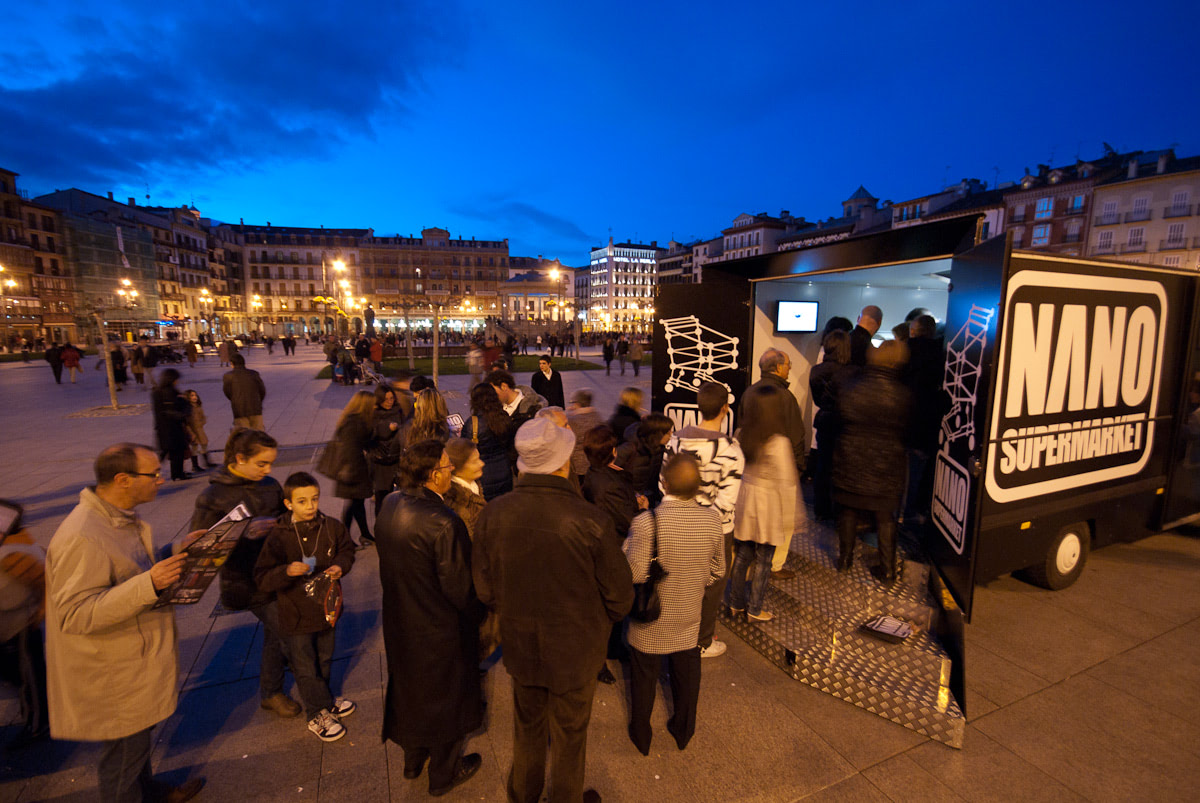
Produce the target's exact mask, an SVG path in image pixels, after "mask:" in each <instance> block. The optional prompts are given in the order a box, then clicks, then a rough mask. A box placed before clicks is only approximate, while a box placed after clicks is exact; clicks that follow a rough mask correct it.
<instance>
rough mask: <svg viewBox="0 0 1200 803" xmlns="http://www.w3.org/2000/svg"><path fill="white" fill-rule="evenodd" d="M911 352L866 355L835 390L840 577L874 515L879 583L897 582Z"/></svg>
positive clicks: (896, 349)
mask: <svg viewBox="0 0 1200 803" xmlns="http://www.w3.org/2000/svg"><path fill="white" fill-rule="evenodd" d="M907 360H908V349H907V348H906V347H905V346H904V344H903V343H897V342H896V341H894V340H890V341H887V342H885V343H884V344H883V345H882V346H880V347H879V348H877V349H868V350H867V364H866V366H864V367H863V368H862V369H861V371H859V372H858V373H856V374H853V375H851V376H850V377H849V378H848V379H847V380H845V381H844V382H840V383H838V384H837V385H836V386H835V387H834V404H835V405H836V406H837V410H838V414H839V415H840V417H841V421H842V431H841V435H840V436H839V437H838V442H837V451H836V452H835V453H834V456H833V500H834V501H835V502H836V503H837V504H838V520H837V530H838V541H839V542H840V552H839V556H838V571H845V570H847V569H849V568H850V565H851V563H852V562H853V560H854V541H855V537H856V533H857V531H858V519H859V514H860V513H868V512H869V513H872V514H874V517H875V524H876V531H877V532H878V534H879V552H880V557H881V558H882V561H883V565H882V567H880V571H878V572H877V575H876V576H877V577H878V578H879V579H880V580H882V581H883V582H884V583H885V584H887V585H891V583H892V582H893V581H894V580H895V579H896V511H897V509H898V508H899V506H900V500H901V498H902V495H903V493H904V488H905V467H906V465H907V459H906V457H905V453H904V433H905V430H906V428H907V427H908V423H909V415H910V412H911V402H910V393H909V390H908V388H906V387H904V385H903V384H901V383H900V379H899V377H900V369H901V368H902V367H903V366H904V363H905V362H907Z"/></svg>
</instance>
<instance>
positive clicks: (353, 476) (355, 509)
mask: <svg viewBox="0 0 1200 803" xmlns="http://www.w3.org/2000/svg"><path fill="white" fill-rule="evenodd" d="M374 414H375V394H374V393H372V392H371V391H369V390H360V391H359V392H358V393H355V394H354V395H353V396H351V397H350V401H348V402H347V403H346V407H345V409H343V410H342V417H341V418H340V419H338V423H337V429H336V430H334V433H333V439H334V440H335V441H337V442H338V444H339V450H340V453H341V456H342V459H343V461H344V464H343V469H342V470H340V471H339V472H338V476H339V477H342V478H343V479H339V480H337V481H336V483H335V484H334V487H333V495H334V496H336V497H338V498H339V499H345V500H346V504H345V506H344V507H343V509H342V524H343V526H345V528H346V532H350V522H352V521H357V522H358V534H359V539H360V541H359V546H364V545H368V544H372V543H374V542H375V539H374V538H373V537H372V536H371V530H370V528H369V527H368V526H367V500H368V499H370V498H371V495H372V494H373V493H374V485H373V483H372V481H371V467H370V465H369V464H368V463H367V450H368V449H369V448H370V447H371V444H372V442H373V440H374ZM326 448H328V447H326Z"/></svg>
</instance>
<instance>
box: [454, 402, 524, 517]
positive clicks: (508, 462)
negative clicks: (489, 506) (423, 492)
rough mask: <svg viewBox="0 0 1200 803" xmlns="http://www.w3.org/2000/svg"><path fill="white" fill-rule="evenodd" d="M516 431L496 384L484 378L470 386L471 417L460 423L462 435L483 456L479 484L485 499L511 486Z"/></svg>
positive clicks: (503, 492) (505, 490) (497, 494)
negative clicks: (498, 393)
mask: <svg viewBox="0 0 1200 803" xmlns="http://www.w3.org/2000/svg"><path fill="white" fill-rule="evenodd" d="M515 435H516V432H515V431H514V430H513V426H512V419H511V418H509V417H508V414H507V413H506V412H504V405H502V404H501V403H500V397H499V396H498V395H497V394H496V388H495V387H494V386H492V385H489V384H488V383H487V382H481V383H479V384H478V385H476V386H475V387H473V388H471V417H470V418H468V419H467V420H466V422H465V423H464V424H463V428H462V437H464V438H466V439H467V440H469V441H471V442H472V443H473V444H475V446H476V448H477V449H479V456H480V458H482V459H483V475H482V476H481V477H480V479H479V486H480V489H481V490H482V492H483V497H484V499H488V500H491V499H495V498H496V497H497V496H500V495H501V494H506V493H508V492H509V491H511V490H512V487H513V465H514V463H515V455H514V454H513V452H514V451H515V449H514V447H513V437H514V436H515Z"/></svg>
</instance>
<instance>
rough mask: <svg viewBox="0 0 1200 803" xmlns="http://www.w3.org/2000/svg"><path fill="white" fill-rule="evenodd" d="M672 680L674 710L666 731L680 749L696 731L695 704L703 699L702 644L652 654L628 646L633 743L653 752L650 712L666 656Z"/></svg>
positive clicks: (641, 748)
mask: <svg viewBox="0 0 1200 803" xmlns="http://www.w3.org/2000/svg"><path fill="white" fill-rule="evenodd" d="M664 657H665V658H666V659H667V672H668V673H669V674H670V681H671V707H672V708H673V709H674V711H675V713H674V714H673V715H672V716H671V718H670V719H669V720H668V721H667V731H668V732H669V733H670V734H671V735H672V736H674V737H675V744H676V745H677V746H678V747H679V749H680V750H683V749H684V748H685V747H687V745H688V742H690V741H691V740H692V735H693V734H695V732H696V706H697V703H698V702H699V700H700V648H699V647H692V648H691V649H689V650H681V651H679V652H673V653H671V654H669V655H666V656H663V655H652V654H650V653H644V652H641V651H640V650H638V649H637V648H636V647H630V648H629V674H630V679H631V681H632V683H631V684H630V685H631V701H630V705H629V738H630V739H631V740H632V741H633V746H634V747H636V748H637V749H638V750H640V751H641V752H642V755H649V753H650V737H651V733H650V712H651V711H653V710H654V693H655V691H656V688H657V686H658V672H659V669H661V668H662V662H663V658H664Z"/></svg>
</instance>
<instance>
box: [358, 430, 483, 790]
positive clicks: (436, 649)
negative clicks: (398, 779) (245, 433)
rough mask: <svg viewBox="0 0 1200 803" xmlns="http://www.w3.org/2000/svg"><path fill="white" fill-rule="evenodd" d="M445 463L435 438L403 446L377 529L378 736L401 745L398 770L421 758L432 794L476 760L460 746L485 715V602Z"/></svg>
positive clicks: (410, 768)
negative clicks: (382, 686)
mask: <svg viewBox="0 0 1200 803" xmlns="http://www.w3.org/2000/svg"><path fill="white" fill-rule="evenodd" d="M452 469H453V464H452V463H451V462H450V458H449V456H447V455H446V454H445V449H444V448H443V446H442V444H441V443H440V442H439V441H436V440H426V441H420V442H417V443H414V444H410V445H409V447H408V449H407V450H406V451H405V453H404V455H403V456H402V457H401V458H400V463H399V477H400V483H401V485H402V491H401V493H398V494H393V495H391V496H390V497H388V499H387V501H386V502H385V503H384V505H383V511H382V513H381V514H380V517H379V519H378V521H377V522H376V527H375V532H376V535H377V537H378V539H379V540H378V542H377V547H378V550H379V580H380V583H381V585H382V587H383V608H382V610H383V612H384V614H383V641H384V647H385V649H386V652H387V665H388V683H387V699H386V701H385V703H384V714H383V736H384V738H385V739H390V740H392V741H393V742H395V743H397V744H398V745H400V747H401V748H403V750H404V777H406V778H410V779H411V778H416V777H417V776H418V775H419V774H420V772H421V768H422V766H423V765H424V764H425V761H426V759H427V758H428V760H429V791H430V793H432V794H434V795H438V794H441V793H443V792H445V791H448V790H449V789H450V787H452V786H455V785H457V784H458V783H461V782H462V781H465V780H466V779H467V778H469V777H470V776H471V775H472V774H474V772H475V771H476V770H477V769H478V768H479V764H480V757H479V754H478V753H472V754H470V755H466V756H462V755H461V753H462V742H463V739H464V738H465V737H466V735H467V734H469V733H471V732H473V731H475V730H477V729H478V728H479V727H480V725H482V723H483V692H482V689H481V687H480V680H479V622H480V621H481V620H482V618H483V613H484V608H483V606H482V605H481V604H480V602H479V599H478V598H477V597H476V596H475V588H474V585H473V584H472V581H471V541H470V538H468V536H467V527H466V525H465V524H463V521H462V519H460V518H459V517H458V516H457V515H456V514H455V513H454V511H452V510H451V509H450V508H448V507H447V506H446V504H445V503H444V502H443V501H442V495H444V494H445V493H446V492H447V491H448V490H449V488H450V482H451V480H450V476H451V470H452Z"/></svg>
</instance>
